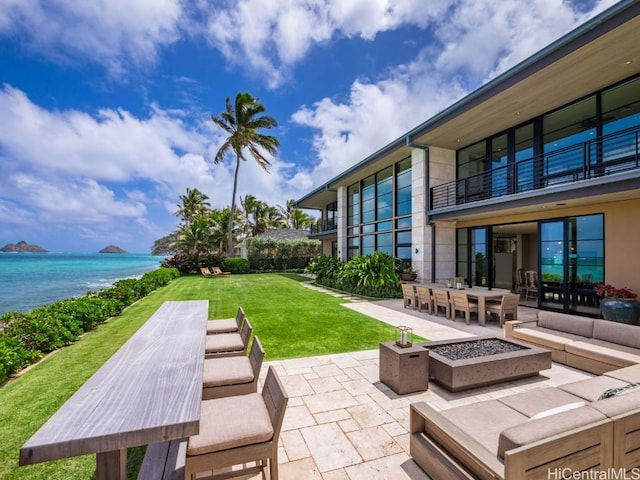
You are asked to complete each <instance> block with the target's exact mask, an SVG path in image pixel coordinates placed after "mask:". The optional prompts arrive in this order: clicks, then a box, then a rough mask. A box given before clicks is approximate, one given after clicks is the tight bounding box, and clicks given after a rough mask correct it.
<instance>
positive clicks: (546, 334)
mask: <svg viewBox="0 0 640 480" xmlns="http://www.w3.org/2000/svg"><path fill="white" fill-rule="evenodd" d="M512 336H513V338H515V339H517V340H523V341H525V342H529V343H533V344H535V345H540V346H542V347H544V348H550V349H552V350H565V345H566V344H567V343H570V342H575V341H579V340H582V338H583V337H580V336H579V335H573V334H570V333H566V332H560V331H557V330H550V329H548V328H542V327H526V328H515V329H514V330H513V333H512Z"/></svg>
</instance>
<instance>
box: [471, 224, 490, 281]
mask: <svg viewBox="0 0 640 480" xmlns="http://www.w3.org/2000/svg"><path fill="white" fill-rule="evenodd" d="M471 255H472V263H471V278H473V285H478V286H484V287H486V286H487V282H488V278H489V277H488V271H487V229H486V228H474V229H472V230H471Z"/></svg>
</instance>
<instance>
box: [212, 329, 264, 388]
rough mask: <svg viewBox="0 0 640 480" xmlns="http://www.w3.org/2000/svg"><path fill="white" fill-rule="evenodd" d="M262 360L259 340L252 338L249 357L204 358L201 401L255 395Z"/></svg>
mask: <svg viewBox="0 0 640 480" xmlns="http://www.w3.org/2000/svg"><path fill="white" fill-rule="evenodd" d="M263 359H264V349H263V348H262V344H261V343H260V339H259V338H258V337H257V336H255V337H253V344H252V345H251V350H250V351H249V356H248V357H246V356H245V355H238V356H235V357H222V358H205V360H204V371H203V374H202V399H203V400H210V399H212V398H220V397H229V396H232V395H245V394H247V393H255V392H256V391H257V389H258V375H260V368H261V367H262V360H263Z"/></svg>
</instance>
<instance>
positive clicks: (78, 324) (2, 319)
mask: <svg viewBox="0 0 640 480" xmlns="http://www.w3.org/2000/svg"><path fill="white" fill-rule="evenodd" d="M179 276H180V272H179V271H178V270H177V269H175V268H160V269H157V270H154V271H152V272H147V273H145V274H144V275H143V276H142V278H140V279H139V280H137V279H135V278H128V279H124V280H119V281H117V282H115V283H114V285H113V286H112V287H110V288H107V289H103V290H100V291H98V292H87V294H86V295H85V296H83V297H80V298H70V299H66V300H59V301H57V302H54V303H52V304H51V305H46V306H43V307H38V308H35V309H33V310H31V311H30V312H27V313H21V312H7V313H5V314H4V315H2V316H0V324H1V325H3V326H4V329H3V330H2V331H0V382H3V381H4V380H6V379H7V378H8V377H9V376H11V375H12V374H13V373H15V372H16V371H17V370H18V369H20V368H22V367H25V366H27V365H29V364H30V363H33V362H35V361H36V360H38V359H39V358H40V357H41V356H42V355H43V354H44V353H48V352H51V351H53V350H56V349H58V348H62V347H64V346H65V345H68V344H70V343H72V342H75V341H76V340H77V339H78V337H79V336H80V335H81V334H82V333H83V332H86V331H88V330H90V329H92V328H95V326H96V325H98V324H100V323H103V322H105V321H106V320H107V319H109V318H111V317H114V316H116V315H120V314H121V313H122V310H123V308H124V307H125V306H127V305H130V304H131V303H133V302H134V301H135V300H138V299H139V298H142V297H143V296H145V295H147V294H149V293H150V292H152V291H153V290H155V289H157V288H159V287H161V286H164V285H166V284H167V283H169V282H170V281H171V280H173V279H174V278H177V277H179Z"/></svg>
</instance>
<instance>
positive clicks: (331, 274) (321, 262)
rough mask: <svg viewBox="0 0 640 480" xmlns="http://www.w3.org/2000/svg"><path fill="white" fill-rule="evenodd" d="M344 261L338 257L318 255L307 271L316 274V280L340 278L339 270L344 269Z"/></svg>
mask: <svg viewBox="0 0 640 480" xmlns="http://www.w3.org/2000/svg"><path fill="white" fill-rule="evenodd" d="M343 265H344V262H343V261H342V260H340V259H339V258H336V257H328V256H325V255H322V256H320V257H316V258H314V259H313V260H311V262H310V263H309V265H308V266H307V268H306V269H305V271H307V272H308V273H312V274H314V275H315V276H316V280H320V281H322V280H332V281H337V280H338V272H340V270H341V269H342V267H343Z"/></svg>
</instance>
